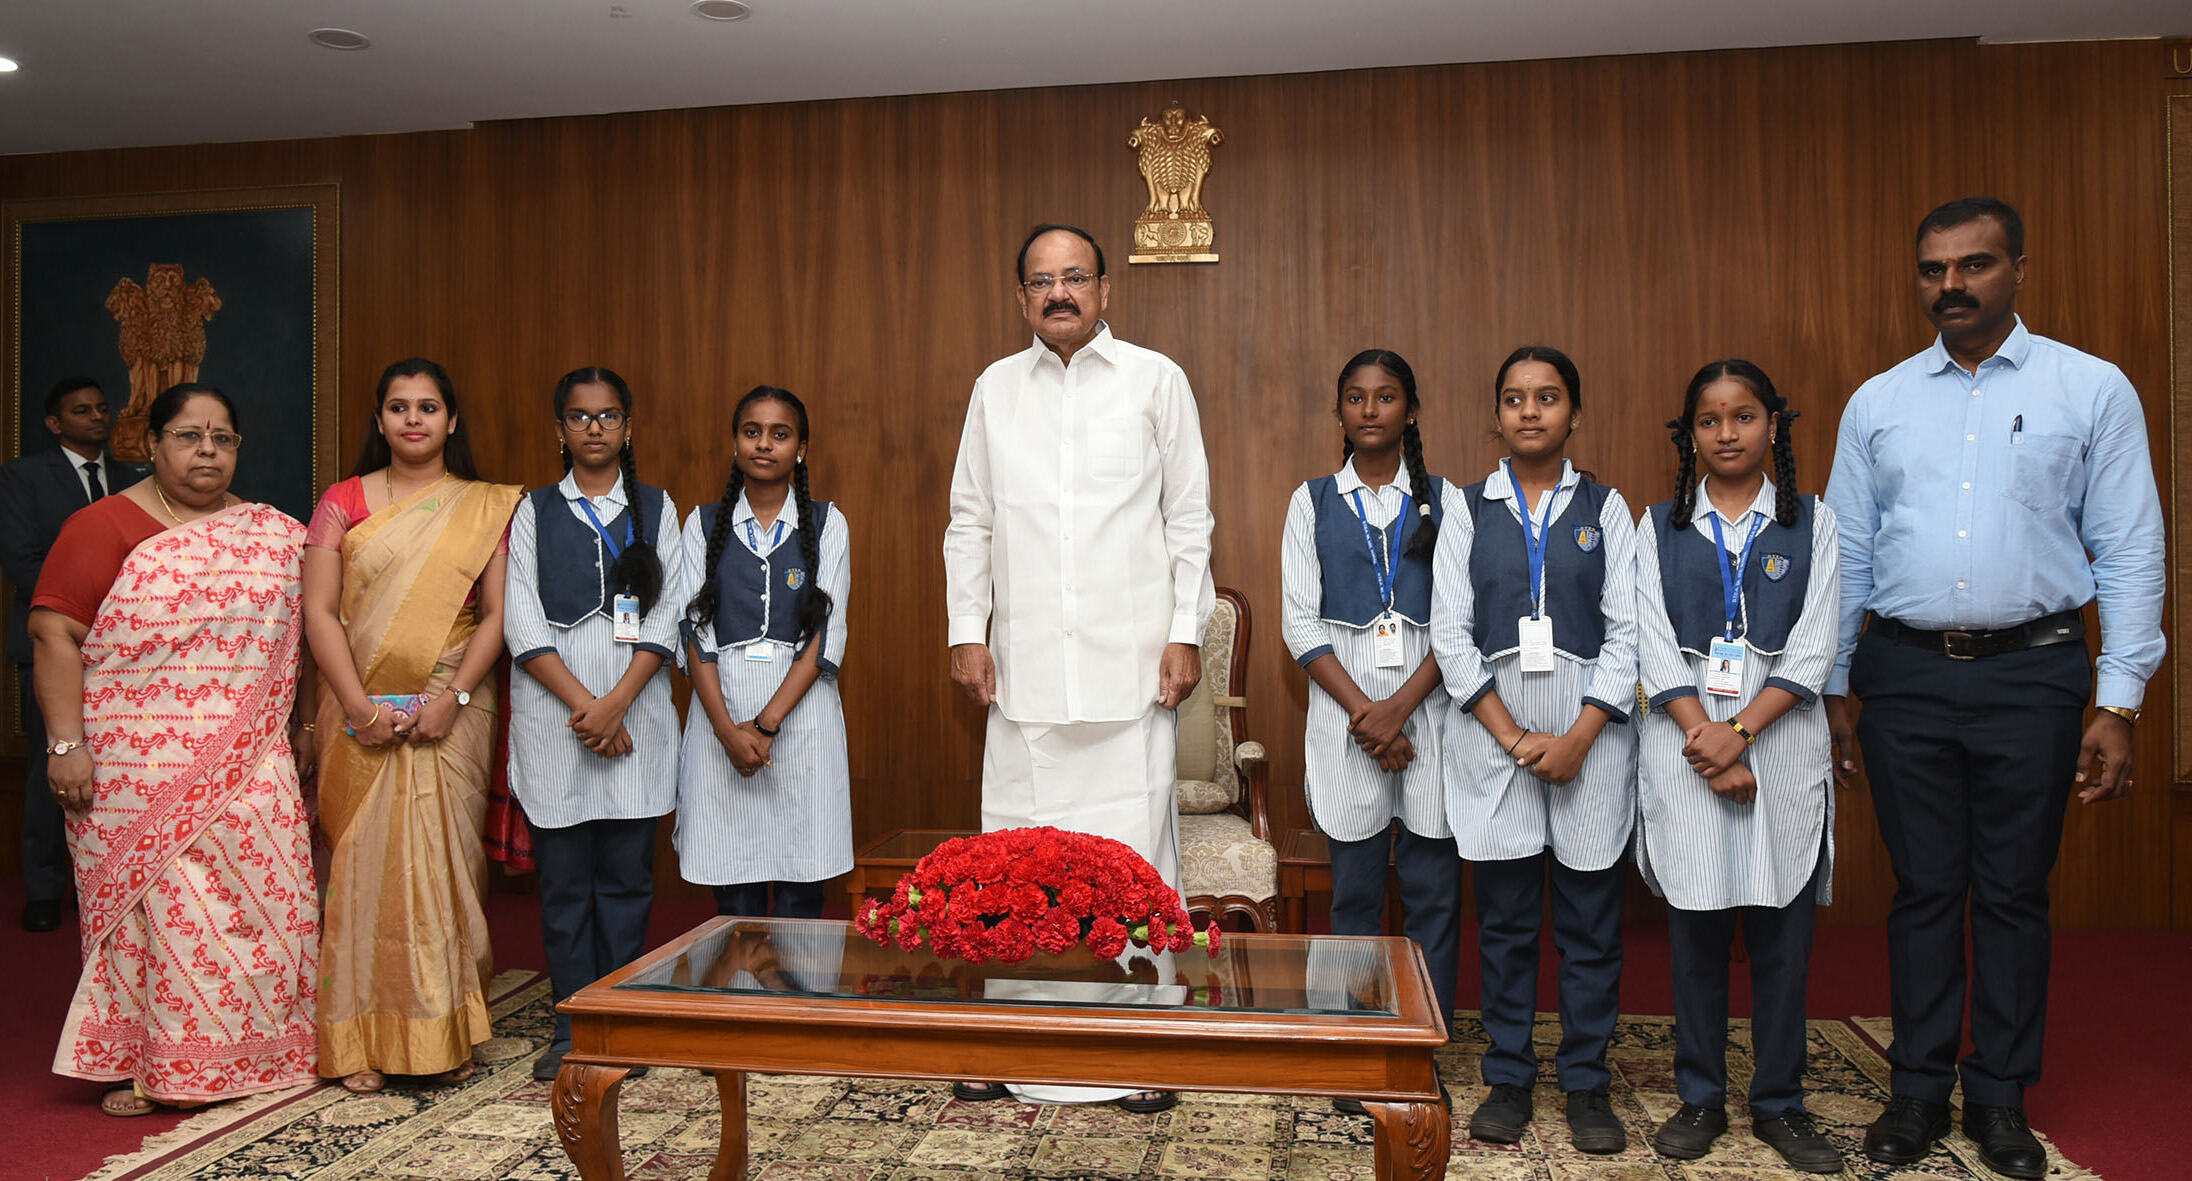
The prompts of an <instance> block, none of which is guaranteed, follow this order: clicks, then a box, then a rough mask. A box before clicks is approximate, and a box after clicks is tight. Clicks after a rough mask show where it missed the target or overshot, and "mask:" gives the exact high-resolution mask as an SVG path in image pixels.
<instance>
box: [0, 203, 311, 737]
mask: <svg viewBox="0 0 2192 1181" xmlns="http://www.w3.org/2000/svg"><path fill="white" fill-rule="evenodd" d="M0 225H4V232H5V234H6V243H7V244H6V250H7V257H6V263H7V273H6V283H5V285H4V286H5V305H4V308H0V315H4V317H5V320H6V326H7V328H6V344H5V347H6V355H5V372H6V381H7V390H6V394H5V397H4V399H0V402H4V404H5V410H4V421H0V451H4V452H5V457H6V458H7V459H10V460H12V459H16V458H18V457H20V456H23V455H26V454H29V453H32V452H34V451H37V450H40V449H44V448H50V447H54V446H57V445H58V444H57V442H56V440H55V438H54V436H53V435H52V433H51V432H49V431H48V430H47V429H46V426H45V409H44V400H45V395H46V390H47V389H48V388H49V387H50V386H51V385H52V384H53V383H54V382H55V381H57V380H59V379H60V378H62V377H65V376H72V375H82V376H87V377H90V378H92V379H93V380H95V381H97V382H98V383H99V387H100V389H102V390H103V391H105V392H106V395H107V401H108V404H109V405H110V406H111V407H112V408H113V414H114V426H113V432H112V434H111V436H110V437H109V443H108V445H109V447H110V448H111V449H112V450H113V452H114V454H115V457H116V458H118V459H121V460H125V461H128V462H133V463H141V462H144V460H145V455H144V454H143V451H144V438H145V409H146V407H147V406H148V405H149V404H150V403H151V401H152V399H153V398H154V397H155V396H157V395H158V394H159V393H160V391H161V390H163V389H166V388H167V387H168V386H170V385H173V384H175V383H176V382H178V381H203V382H207V383H209V384H211V385H214V386H217V387H219V388H220V390H221V391H222V392H223V393H225V394H227V395H228V396H229V398H230V399H231V400H233V401H234V402H235V404H236V414H237V418H238V419H239V420H240V421H239V422H238V424H237V425H238V430H239V432H240V433H241V434H242V435H243V436H244V445H243V453H242V455H241V456H240V459H239V462H238V464H237V469H236V479H235V483H234V484H233V485H232V490H233V491H234V492H235V493H236V494H237V495H239V496H242V497H244V498H246V499H250V500H258V501H264V502H266V503H268V504H271V505H273V506H274V507H276V508H278V509H281V510H282V511H283V512H286V513H288V514H290V515H291V516H293V517H296V518H297V519H299V520H306V519H308V518H309V517H310V515H311V512H312V506H313V503H314V501H315V500H316V499H317V497H318V495H319V492H320V490H321V489H322V488H323V487H324V486H325V485H326V484H327V483H329V482H330V481H332V480H333V479H334V474H335V465H336V462H337V461H336V457H335V446H336V434H337V421H336V416H337V408H338V406H339V404H340V402H339V399H338V397H337V390H336V380H337V378H336V374H337V372H338V369H337V364H336V360H337V358H336V349H337V344H338V340H339V336H338V332H337V318H336V317H337V311H338V306H339V302H338V301H339V298H340V292H339V288H338V283H339V273H338V267H339V259H340V257H341V249H340V243H341V212H340V205H339V201H338V189H337V187H336V186H335V185H331V184H328V185H297V186H283V187H277V188H257V189H214V190H202V191H195V192H183V193H148V194H126V195H111V196H99V197H67V198H52V199H42V200H26V201H10V202H8V203H6V205H5V206H4V207H0ZM13 603H14V596H13V594H12V593H10V594H8V595H6V596H5V597H0V610H12V609H13ZM17 692H18V686H17V678H15V677H13V676H8V677H4V678H0V700H4V701H5V708H6V714H5V717H6V725H5V726H4V727H0V753H7V754H21V753H23V751H24V748H25V746H26V745H27V744H26V742H25V740H24V737H23V734H22V730H21V726H20V722H19V717H20V715H19V712H18V710H17V708H16V701H15V698H16V695H17Z"/></svg>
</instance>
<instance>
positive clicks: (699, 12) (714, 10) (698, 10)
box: [693, 0, 753, 21]
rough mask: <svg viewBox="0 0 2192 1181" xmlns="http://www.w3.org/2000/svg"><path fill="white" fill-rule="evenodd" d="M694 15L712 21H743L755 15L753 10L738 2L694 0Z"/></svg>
mask: <svg viewBox="0 0 2192 1181" xmlns="http://www.w3.org/2000/svg"><path fill="white" fill-rule="evenodd" d="M693 14H694V15H695V16H704V17H707V18H708V19H709V20H712V21H742V20H745V19H746V18H747V17H749V16H752V15H753V9H751V8H748V7H746V6H745V5H743V4H740V3H739V2H738V0H693Z"/></svg>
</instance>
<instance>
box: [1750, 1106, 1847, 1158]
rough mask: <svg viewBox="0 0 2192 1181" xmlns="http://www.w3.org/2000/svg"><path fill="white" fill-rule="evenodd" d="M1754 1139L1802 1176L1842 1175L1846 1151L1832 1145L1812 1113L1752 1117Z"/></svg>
mask: <svg viewBox="0 0 2192 1181" xmlns="http://www.w3.org/2000/svg"><path fill="white" fill-rule="evenodd" d="M1751 1135H1753V1136H1756V1137H1758V1138H1759V1139H1760V1140H1762V1141H1764V1142H1765V1144H1766V1147H1768V1148H1771V1149H1773V1150H1774V1151H1775V1152H1778V1153H1780V1154H1781V1159H1782V1160H1785V1161H1787V1162H1788V1163H1789V1167H1790V1168H1792V1169H1795V1170H1797V1171H1798V1172H1802V1173H1839V1172H1841V1171H1842V1150H1841V1149H1839V1148H1836V1147H1835V1146H1834V1145H1833V1144H1832V1143H1829V1142H1828V1140H1827V1138H1826V1137H1825V1136H1823V1135H1820V1133H1819V1125H1817V1124H1815V1123H1813V1122H1812V1118H1811V1113H1810V1112H1808V1111H1805V1110H1803V1109H1802V1108H1798V1109H1797V1110H1795V1111H1784V1112H1782V1113H1781V1114H1780V1115H1772V1116H1760V1115H1759V1114H1758V1113H1757V1112H1755V1111H1754V1112H1752V1113H1751Z"/></svg>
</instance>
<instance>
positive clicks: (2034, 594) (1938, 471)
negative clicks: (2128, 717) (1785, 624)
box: [1826, 318, 2167, 709]
mask: <svg viewBox="0 0 2192 1181" xmlns="http://www.w3.org/2000/svg"><path fill="white" fill-rule="evenodd" d="M1826 500H1827V505H1828V506H1829V507H1830V508H1832V509H1833V510H1834V513H1835V516H1836V518H1837V519H1838V521H1839V522H1840V526H1841V531H1842V607H1841V627H1840V645H1839V648H1838V650H1837V653H1836V656H1835V661H1834V671H1833V672H1832V673H1831V674H1830V675H1829V676H1828V678H1827V689H1826V691H1827V692H1828V693H1830V694H1845V693H1847V692H1848V691H1849V662H1850V654H1851V653H1852V652H1853V651H1855V650H1856V647H1857V634H1858V630H1859V628H1860V627H1861V625H1862V624H1863V622H1864V617H1865V612H1866V611H1868V610H1869V611H1873V612H1876V613H1878V614H1880V615H1884V616H1887V617H1888V618H1890V619H1894V620H1897V621H1899V622H1902V623H1905V624H1908V625H1910V626H1911V627H1916V628H1925V629H1928V630H1951V629H1970V630H1984V629H1989V628H1999V627H2014V626H2016V625H2017V624H2021V623H2025V622H2027V621H2029V620H2032V619H2036V618H2039V617H2040V616H2043V615H2051V614H2053V613H2055V612H2058V611H2068V610H2071V609H2073V608H2077V607H2082V606H2084V605H2085V604H2087V603H2089V602H2092V601H2093V600H2094V599H2095V598H2096V597H2097V598H2099V600H2100V613H2101V658H2100V666H2099V675H2098V677H2097V680H2096V684H2095V690H2094V703H2095V704H2096V705H2117V706H2125V707H2128V708H2133V709H2136V708H2137V707H2138V705H2139V702H2140V699H2141V698H2142V697H2143V696H2144V695H2145V692H2146V682H2147V681H2148V680H2149V679H2150V678H2152V677H2153V675H2154V673H2155V670H2157V669H2159V668H2160V667H2161V662H2162V653H2163V651H2164V650H2165V648H2166V646H2167V645H2166V642H2165V641H2164V640H2163V638H2162V632H2161V614H2162V591H2163V581H2164V569H2165V568H2164V557H2165V555H2164V552H2163V548H2162V506H2161V497H2160V495H2159V493H2158V492H2157V491H2156V490H2155V486H2154V465H2153V462H2152V460H2151V458H2150V457H2149V455H2148V453H2147V445H2146V418H2145V415H2144V412H2143V411H2142V410H2141V409H2140V406H2139V396H2138V394H2137V393H2136V392H2134V391H2133V390H2132V388H2131V383H2130V382H2129V381H2127V380H2125V378H2124V375H2123V373H2122V371H2121V370H2118V369H2117V368H2116V367H2115V366H2114V365H2111V364H2109V363H2108V362H2106V361H2103V360H2101V359H2100V358H2098V357H2094V356H2091V355H2089V354H2086V353H2081V352H2079V351H2078V350H2076V349H2074V348H2071V347H2069V346H2068V345H2064V344H2061V343H2058V342H2056V341H2052V340H2049V339H2047V338H2046V337H2044V336H2035V335H2033V334H2032V333H2031V332H2029V331H2027V330H2026V328H2025V325H2024V320H2023V319H2022V318H2020V319H2019V320H2018V321H2017V326H2016V328H2015V329H2013V330H2012V331H2011V332H2010V334H2009V338H2008V339H2007V340H2005V341H2003V342H2002V347H2001V349H2000V350H1999V351H1997V352H1996V353H1995V354H1994V355H1993V356H1992V357H1989V358H1987V359H1986V360H1984V361H1981V362H1980V363H1979V367H1978V370H1977V371H1976V372H1973V373H1967V372H1965V371H1964V369H1963V368H1962V367H1961V366H1959V365H1957V364H1956V363H1955V362H1954V361H1953V360H1951V359H1950V357H1949V354H1948V350H1947V349H1946V348H1944V347H1943V346H1942V344H1941V342H1940V339H1939V338H1938V337H1936V338H1935V339H1934V342H1933V346H1932V347H1931V348H1928V349H1926V350H1925V351H1924V352H1922V353H1919V354H1918V355H1917V356H1914V357H1912V358H1910V359H1909V360H1907V361H1904V362H1903V363H1902V364H1900V365H1897V366H1896V367H1895V368H1893V369H1890V370H1888V371H1887V372H1885V373H1882V374H1880V375H1878V376H1876V377H1874V378H1872V379H1871V380H1870V381H1867V382H1866V383H1865V384H1864V385H1862V386H1859V387H1858V389H1857V392H1856V393H1855V394H1853V395H1851V397H1850V401H1849V406H1848V408H1847V409H1845V410H1844V411H1843V412H1842V429H1841V432H1840V434H1839V436H1838V437H1837V439H1836V442H1835V449H1834V475H1833V477H1832V478H1831V479H1829V480H1828V481H1827V496H1826ZM2089 554H2090V555H2091V556H2090V557H2088V555H2089Z"/></svg>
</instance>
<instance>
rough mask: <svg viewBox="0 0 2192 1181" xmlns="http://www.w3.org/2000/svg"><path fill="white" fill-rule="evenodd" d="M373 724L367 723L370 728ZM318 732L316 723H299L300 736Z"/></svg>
mask: <svg viewBox="0 0 2192 1181" xmlns="http://www.w3.org/2000/svg"><path fill="white" fill-rule="evenodd" d="M372 724H373V723H371V722H367V723H366V725H368V726H370V725H372ZM316 731H317V727H316V726H315V725H314V723H311V722H299V723H297V732H298V733H299V734H311V733H315V732H316Z"/></svg>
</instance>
